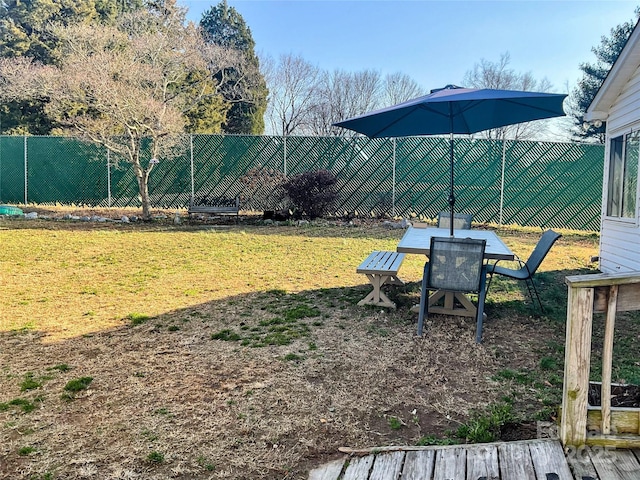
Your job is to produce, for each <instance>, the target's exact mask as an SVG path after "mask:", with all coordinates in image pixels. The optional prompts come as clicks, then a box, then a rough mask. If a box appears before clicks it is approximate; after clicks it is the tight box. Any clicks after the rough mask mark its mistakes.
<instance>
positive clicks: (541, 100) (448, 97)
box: [334, 85, 567, 236]
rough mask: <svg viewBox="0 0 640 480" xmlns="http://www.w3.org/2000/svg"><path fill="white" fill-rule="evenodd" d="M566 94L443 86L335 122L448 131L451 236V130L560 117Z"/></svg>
mask: <svg viewBox="0 0 640 480" xmlns="http://www.w3.org/2000/svg"><path fill="white" fill-rule="evenodd" d="M566 96H567V95H565V94H556V93H539V92H523V91H517V90H492V89H472V88H462V87H457V86H455V85H447V86H446V87H444V88H440V89H437V90H432V91H431V93H430V94H429V95H425V96H423V97H418V98H415V99H413V100H408V101H406V102H403V103H399V104H397V105H394V106H391V107H387V108H383V109H381V110H376V111H373V112H369V113H366V114H364V115H360V116H358V117H353V118H349V119H347V120H343V121H341V122H338V123H335V124H334V125H335V126H338V127H343V128H347V129H349V130H354V131H356V132H358V133H362V134H364V135H366V136H368V137H370V138H381V137H410V136H418V135H444V134H449V158H450V177H451V178H450V180H451V181H450V190H449V199H448V200H449V207H450V210H451V222H450V234H451V236H453V223H454V222H453V214H454V205H455V195H454V189H453V187H454V144H453V135H454V134H467V135H469V134H472V133H477V132H481V131H483V130H489V129H492V128H499V127H504V126H507V125H514V124H516V123H522V122H531V121H533V120H541V119H543V118H553V117H560V116H563V115H564V114H565V113H564V110H563V109H562V102H563V101H564V99H565V97H566Z"/></svg>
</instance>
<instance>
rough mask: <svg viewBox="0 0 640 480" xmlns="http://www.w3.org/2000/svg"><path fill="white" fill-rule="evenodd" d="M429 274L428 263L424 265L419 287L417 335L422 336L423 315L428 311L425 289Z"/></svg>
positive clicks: (427, 294) (427, 293) (426, 291)
mask: <svg viewBox="0 0 640 480" xmlns="http://www.w3.org/2000/svg"><path fill="white" fill-rule="evenodd" d="M428 274H429V263H425V265H424V273H423V275H422V286H421V288H420V313H418V336H419V337H421V336H422V328H423V326H424V317H425V316H426V315H428V313H429V299H428V298H427V297H428V296H429V291H428V290H427V276H428Z"/></svg>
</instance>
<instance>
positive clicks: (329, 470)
mask: <svg viewBox="0 0 640 480" xmlns="http://www.w3.org/2000/svg"><path fill="white" fill-rule="evenodd" d="M377 450H378V451H377V453H372V454H364V455H363V454H360V455H359V456H358V455H356V454H352V455H345V456H344V457H343V458H341V459H338V460H334V461H333V462H330V463H327V464H325V465H322V466H320V467H318V468H315V469H314V470H312V471H311V472H310V473H309V480H640V449H636V450H623V449H605V448H594V447H591V448H583V449H579V450H577V451H575V450H574V451H569V452H568V453H567V455H566V456H565V453H564V451H563V449H562V445H561V444H560V442H559V441H558V440H553V439H541V440H523V441H519V442H500V443H487V444H478V445H449V446H442V447H436V446H434V447H382V448H380V449H377Z"/></svg>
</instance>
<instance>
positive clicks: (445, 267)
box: [427, 237, 486, 292]
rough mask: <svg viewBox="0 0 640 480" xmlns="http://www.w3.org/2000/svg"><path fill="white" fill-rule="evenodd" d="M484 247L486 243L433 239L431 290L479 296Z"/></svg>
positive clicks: (429, 283) (445, 238) (429, 279)
mask: <svg viewBox="0 0 640 480" xmlns="http://www.w3.org/2000/svg"><path fill="white" fill-rule="evenodd" d="M485 246H486V241H485V240H475V239H471V238H451V237H432V238H431V250H430V252H429V273H428V277H429V278H427V285H428V287H429V288H434V289H439V290H452V291H456V292H478V291H479V290H480V277H481V275H482V262H483V259H484V249H485Z"/></svg>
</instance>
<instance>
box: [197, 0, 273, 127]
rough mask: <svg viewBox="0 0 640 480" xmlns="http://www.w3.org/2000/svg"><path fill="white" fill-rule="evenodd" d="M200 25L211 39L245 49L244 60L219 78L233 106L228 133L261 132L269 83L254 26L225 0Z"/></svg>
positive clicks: (224, 94) (226, 124)
mask: <svg viewBox="0 0 640 480" xmlns="http://www.w3.org/2000/svg"><path fill="white" fill-rule="evenodd" d="M200 26H201V27H202V30H203V32H204V35H205V38H206V40H207V41H208V42H210V43H212V44H215V45H219V46H221V47H224V48H230V49H235V50H238V51H239V52H241V54H242V57H243V62H242V63H241V64H240V65H238V67H234V68H233V69H227V70H225V71H223V72H218V73H216V75H215V77H214V78H215V79H216V80H217V81H218V82H219V83H220V86H221V91H222V94H223V96H224V98H225V100H226V101H227V102H229V103H230V104H231V108H230V109H229V112H228V113H227V119H226V122H225V124H224V125H223V130H224V131H225V132H226V133H246V134H254V135H255V134H261V133H263V132H264V113H265V110H266V108H267V93H268V91H267V84H266V82H265V79H264V76H263V75H262V73H261V72H260V62H259V60H258V57H257V56H256V54H255V42H254V41H253V37H252V36H251V30H250V29H249V27H248V26H247V24H246V23H245V21H244V19H243V18H242V15H240V14H239V13H238V11H237V10H236V9H235V8H233V7H229V6H228V5H227V2H226V0H223V1H222V2H221V3H219V4H218V5H217V6H215V7H212V8H210V9H209V10H208V11H207V12H205V13H204V14H203V15H202V19H201V20H200Z"/></svg>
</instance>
